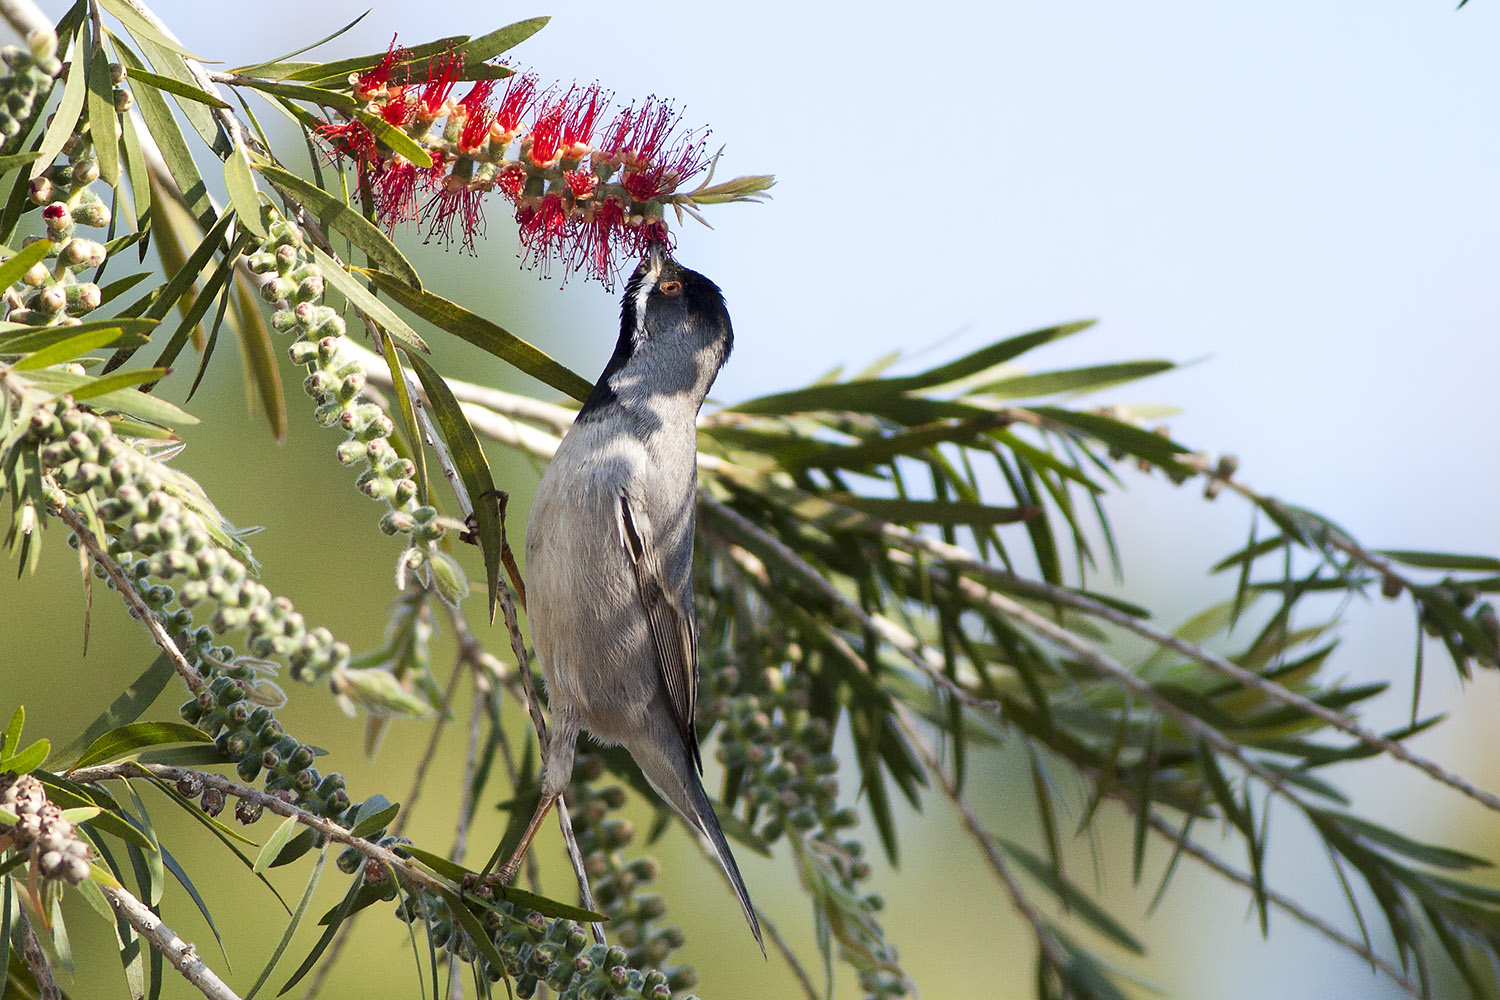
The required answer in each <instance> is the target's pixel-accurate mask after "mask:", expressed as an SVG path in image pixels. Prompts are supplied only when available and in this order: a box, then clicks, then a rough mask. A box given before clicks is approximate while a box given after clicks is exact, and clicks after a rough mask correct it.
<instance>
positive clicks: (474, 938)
mask: <svg viewBox="0 0 1500 1000" xmlns="http://www.w3.org/2000/svg"><path fill="white" fill-rule="evenodd" d="M437 892H438V895H440V896H442V897H443V902H445V903H447V904H448V912H449V913H451V914H453V918H454V919H455V920H457V921H458V922H459V924H461V925H462V927H463V932H464V937H466V938H468V939H469V941H470V943H471V944H473V945H474V947H475V948H477V949H479V954H481V955H483V956H484V958H485V960H486V961H487V962H489V963H490V968H492V969H499V970H500V971H501V972H502V973H503V972H504V970H505V968H506V965H505V957H504V956H503V955H501V954H500V949H498V948H496V947H495V940H494V938H492V937H490V932H489V931H487V930H485V927H484V924H481V923H480V922H479V918H478V917H476V916H474V913H473V911H471V910H470V909H469V908H468V906H466V905H465V904H464V900H463V899H462V898H460V897H459V896H458V895H457V894H455V893H452V892H447V891H445V890H442V889H439V890H437Z"/></svg>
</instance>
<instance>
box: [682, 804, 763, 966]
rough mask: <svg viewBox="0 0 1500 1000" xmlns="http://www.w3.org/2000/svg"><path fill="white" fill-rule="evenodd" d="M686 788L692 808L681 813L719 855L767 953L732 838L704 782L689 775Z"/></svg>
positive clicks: (754, 931) (753, 931)
mask: <svg viewBox="0 0 1500 1000" xmlns="http://www.w3.org/2000/svg"><path fill="white" fill-rule="evenodd" d="M687 792H688V796H689V799H690V803H689V804H690V805H691V807H692V808H691V809H690V810H688V809H683V810H681V812H682V817H683V819H685V820H687V821H688V822H689V823H691V824H693V826H694V827H696V828H697V829H698V832H699V833H700V834H702V835H703V839H704V840H705V841H706V842H707V843H708V846H709V849H710V850H712V851H713V855H714V857H715V858H716V859H718V862H719V867H720V868H723V869H724V874H726V875H728V876H729V882H730V884H731V885H733V886H734V894H735V895H736V896H738V897H739V898H740V909H742V910H744V911H745V919H746V920H747V921H749V922H750V933H752V934H754V935H755V943H756V944H758V945H759V946H760V953H761V954H762V955H764V954H765V953H766V943H765V941H764V940H762V939H761V936H760V921H759V920H757V919H756V918H755V904H754V903H752V902H750V891H749V890H748V889H746V888H745V880H744V879H743V878H741V877H740V866H739V865H737V864H735V863H734V854H733V853H732V852H731V851H730V850H729V842H728V841H726V840H725V839H724V830H723V829H722V828H721V827H720V826H719V817H717V816H715V815H714V807H713V805H712V804H711V803H710V802H709V801H708V794H707V793H706V792H704V791H703V785H702V784H701V783H700V782H699V781H698V776H697V775H690V779H689V782H688V784H687ZM673 805H676V803H673Z"/></svg>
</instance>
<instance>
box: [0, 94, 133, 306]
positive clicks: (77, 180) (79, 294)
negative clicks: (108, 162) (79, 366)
mask: <svg viewBox="0 0 1500 1000" xmlns="http://www.w3.org/2000/svg"><path fill="white" fill-rule="evenodd" d="M79 128H80V130H79V131H78V132H75V133H74V134H73V135H71V136H69V137H68V139H67V141H66V142H65V143H64V144H63V148H62V156H61V157H60V158H59V160H58V162H57V163H55V164H53V165H52V166H51V167H49V168H48V169H47V170H45V171H44V172H43V173H42V174H41V175H40V176H38V177H36V178H35V179H33V180H32V182H31V188H30V198H31V201H32V203H33V204H36V205H40V206H41V209H42V211H41V217H42V224H43V225H44V226H45V227H46V233H45V235H44V236H38V237H27V239H26V240H25V241H24V245H26V246H30V245H31V244H33V243H35V242H37V241H38V240H40V239H47V240H50V241H51V242H52V246H51V247H50V248H49V249H48V251H47V256H46V257H45V258H44V259H43V260H42V261H39V262H38V263H36V264H33V265H32V266H31V268H30V269H28V270H27V271H26V273H25V274H23V275H22V276H21V278H20V280H18V281H17V282H16V283H15V284H14V285H12V286H11V287H10V288H8V289H6V290H5V293H4V302H5V318H6V320H7V321H8V322H11V323H25V324H27V325H29V326H76V325H78V324H79V323H81V322H82V321H83V320H82V317H84V316H87V315H88V314H89V313H91V312H93V311H94V310H95V309H97V308H99V306H100V305H101V304H102V303H103V301H104V300H103V294H102V293H101V292H100V290H99V286H98V285H97V284H95V283H94V282H92V281H84V280H82V279H83V274H84V272H86V271H96V270H97V269H98V268H99V267H100V266H101V265H102V264H103V263H104V261H105V257H106V251H105V248H104V245H103V244H101V243H99V242H97V241H95V240H91V239H88V238H86V237H84V236H80V235H78V229H79V227H80V226H83V227H87V228H91V229H105V228H107V227H108V226H109V222H110V212H109V206H108V205H106V204H105V203H104V200H103V199H101V198H100V197H99V195H98V193H97V192H95V191H94V189H93V184H94V182H95V181H97V180H98V179H99V163H98V161H97V160H96V159H95V158H94V147H93V142H92V140H91V139H90V137H89V131H88V126H87V125H86V124H82V123H80V126H79Z"/></svg>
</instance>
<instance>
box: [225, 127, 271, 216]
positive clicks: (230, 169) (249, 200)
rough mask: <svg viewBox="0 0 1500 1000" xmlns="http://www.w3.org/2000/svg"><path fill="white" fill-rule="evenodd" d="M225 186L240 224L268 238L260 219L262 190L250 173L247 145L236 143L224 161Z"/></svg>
mask: <svg viewBox="0 0 1500 1000" xmlns="http://www.w3.org/2000/svg"><path fill="white" fill-rule="evenodd" d="M224 187H225V189H226V190H228V192H229V203H230V204H231V205H233V206H234V214H235V218H237V219H239V221H240V226H241V227H242V228H243V229H246V230H248V231H250V232H252V233H254V234H255V235H256V236H259V237H260V238H261V239H265V238H266V227H265V226H263V225H261V221H260V192H259V191H257V190H256V188H255V178H254V177H253V176H251V174H250V158H249V154H248V153H246V152H245V147H244V146H243V145H241V144H239V143H236V144H235V147H234V152H232V153H230V154H229V158H228V159H226V160H225V161H224Z"/></svg>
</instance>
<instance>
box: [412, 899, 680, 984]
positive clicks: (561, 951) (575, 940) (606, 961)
mask: <svg viewBox="0 0 1500 1000" xmlns="http://www.w3.org/2000/svg"><path fill="white" fill-rule="evenodd" d="M491 893H492V890H490V889H489V888H488V887H487V886H480V887H479V888H478V889H477V890H476V895H479V896H480V897H482V898H489V897H490V896H491ZM396 916H397V917H399V918H400V919H402V920H405V921H407V922H416V921H421V922H423V923H425V924H426V925H427V926H428V927H429V928H430V931H429V933H430V934H431V935H432V942H433V944H434V946H435V947H438V948H443V949H445V950H446V951H447V952H448V955H449V957H450V959H452V960H456V961H460V962H478V963H479V967H480V970H481V971H482V972H483V974H484V975H485V977H486V978H487V979H489V981H490V982H492V983H493V982H499V981H500V979H501V978H502V970H500V969H496V968H495V967H494V966H492V965H491V964H490V963H489V962H488V961H486V960H485V959H484V958H483V957H482V956H480V954H479V951H478V949H477V948H476V947H475V946H474V943H473V941H471V940H470V939H469V937H468V936H467V934H466V933H465V931H464V929H463V927H462V925H460V924H459V923H458V922H457V921H455V920H454V919H453V915H452V914H451V913H450V912H449V910H448V904H447V903H446V902H445V901H444V900H443V899H442V898H441V897H440V896H437V895H435V894H433V893H430V892H427V891H426V890H421V891H418V892H414V893H412V894H411V895H409V896H407V897H406V898H405V899H403V900H402V901H401V903H400V904H399V905H398V906H397V907H396ZM480 921H481V923H482V924H483V925H484V929H485V930H486V931H487V932H488V933H489V935H490V938H491V940H492V941H493V942H494V945H495V949H496V951H498V952H499V953H500V955H501V957H503V958H504V959H505V969H504V970H503V975H504V977H505V978H508V979H509V980H510V982H511V984H512V986H511V989H512V991H513V993H514V995H515V996H517V997H520V998H521V1000H528V998H530V997H534V996H536V995H537V992H538V990H539V989H540V988H541V987H543V986H546V987H548V988H549V989H551V990H552V991H553V993H554V994H555V995H556V996H557V998H558V1000H602V998H605V997H609V998H614V1000H670V997H671V996H672V993H673V989H674V985H673V983H674V979H673V978H672V977H669V976H668V974H667V973H665V972H663V971H661V970H659V969H651V970H649V971H646V972H642V971H640V970H639V969H637V968H633V967H632V964H633V963H632V961H631V958H630V956H629V954H627V952H626V950H625V949H624V948H623V947H621V946H620V945H602V944H594V945H590V944H589V935H588V932H587V931H586V930H584V928H582V927H581V926H579V925H578V924H576V923H574V922H573V921H571V920H565V919H562V918H560V917H559V918H555V919H551V920H549V919H548V918H546V917H544V916H542V915H541V914H540V913H536V912H533V911H531V910H526V909H524V908H522V907H519V906H517V905H515V904H514V903H505V902H502V903H499V904H497V905H496V906H495V908H494V909H490V910H487V911H486V912H485V913H484V915H483V916H482V917H481V918H480ZM679 979H680V977H679ZM687 1000H693V998H691V997H689V998H687Z"/></svg>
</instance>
